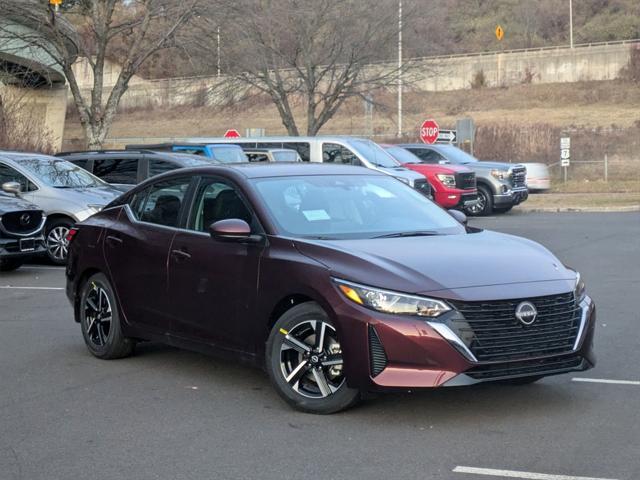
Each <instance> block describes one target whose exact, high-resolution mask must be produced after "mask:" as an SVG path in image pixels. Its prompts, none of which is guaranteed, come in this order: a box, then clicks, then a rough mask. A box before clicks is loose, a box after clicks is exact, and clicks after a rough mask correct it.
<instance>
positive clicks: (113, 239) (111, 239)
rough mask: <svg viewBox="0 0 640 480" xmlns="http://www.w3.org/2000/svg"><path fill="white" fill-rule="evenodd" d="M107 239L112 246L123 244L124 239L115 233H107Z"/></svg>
mask: <svg viewBox="0 0 640 480" xmlns="http://www.w3.org/2000/svg"><path fill="white" fill-rule="evenodd" d="M105 240H106V242H107V244H108V245H110V246H111V247H119V246H120V245H122V239H121V238H119V237H115V236H113V235H107V238H106V239H105Z"/></svg>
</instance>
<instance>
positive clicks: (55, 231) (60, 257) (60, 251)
mask: <svg viewBox="0 0 640 480" xmlns="http://www.w3.org/2000/svg"><path fill="white" fill-rule="evenodd" d="M68 233H69V227H66V226H64V225H58V226H57V227H53V228H52V229H51V230H50V231H49V233H48V234H47V250H48V252H49V256H51V258H53V259H54V260H57V261H60V262H63V261H64V260H66V258H67V253H68V252H69V242H68V241H67V234H68Z"/></svg>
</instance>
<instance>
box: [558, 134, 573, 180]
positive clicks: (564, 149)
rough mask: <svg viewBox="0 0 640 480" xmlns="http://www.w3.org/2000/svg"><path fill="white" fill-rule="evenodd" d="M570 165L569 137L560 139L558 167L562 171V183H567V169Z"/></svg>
mask: <svg viewBox="0 0 640 480" xmlns="http://www.w3.org/2000/svg"><path fill="white" fill-rule="evenodd" d="M569 165H571V137H561V138H560V166H561V167H562V168H563V169H564V183H567V167H568V166H569Z"/></svg>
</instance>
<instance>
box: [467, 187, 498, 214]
mask: <svg viewBox="0 0 640 480" xmlns="http://www.w3.org/2000/svg"><path fill="white" fill-rule="evenodd" d="M467 213H468V214H470V215H473V216H481V215H482V216H484V215H491V214H492V213H493V195H492V193H491V190H489V189H488V188H487V187H485V186H484V185H478V203H476V204H475V205H474V206H472V207H469V208H467Z"/></svg>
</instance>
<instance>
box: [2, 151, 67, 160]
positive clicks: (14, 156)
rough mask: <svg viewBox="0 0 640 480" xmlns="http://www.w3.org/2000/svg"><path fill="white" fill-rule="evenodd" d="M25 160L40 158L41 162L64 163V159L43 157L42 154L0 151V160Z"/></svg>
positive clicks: (50, 156)
mask: <svg viewBox="0 0 640 480" xmlns="http://www.w3.org/2000/svg"><path fill="white" fill-rule="evenodd" d="M25 158H29V159H34V158H40V159H43V160H59V161H64V158H57V157H54V156H52V155H45V154H43V153H35V152H17V151H9V150H0V159H4V160H13V161H17V160H23V159H25Z"/></svg>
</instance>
